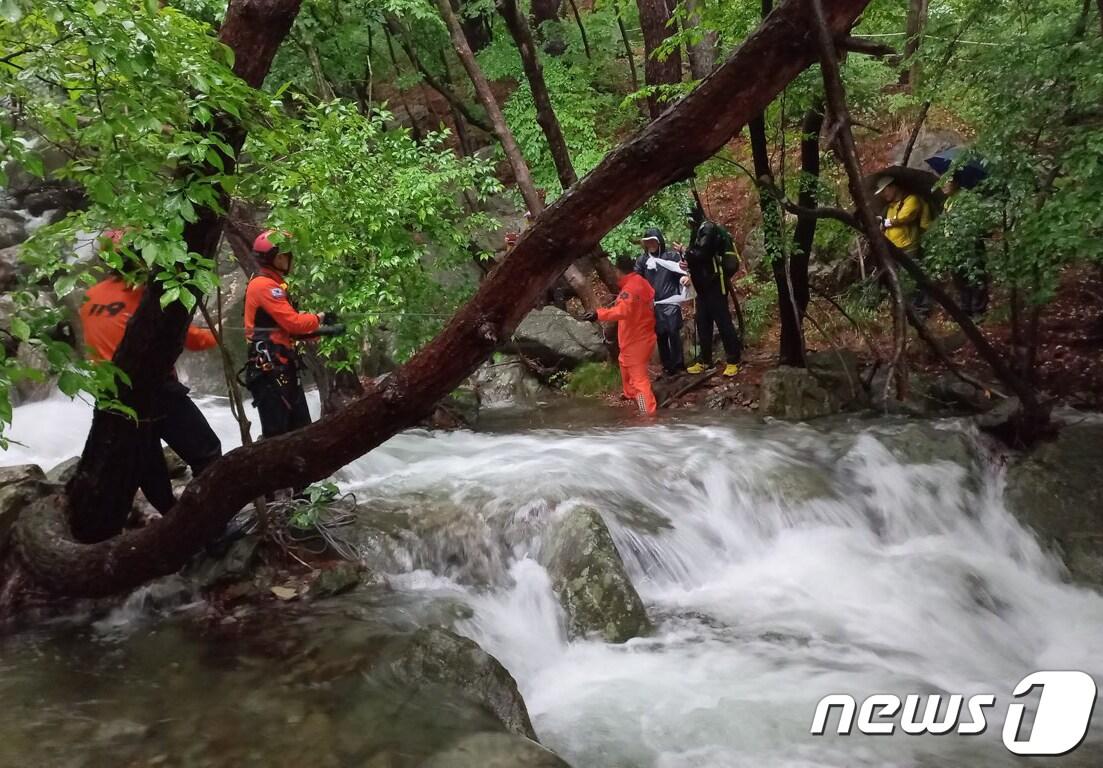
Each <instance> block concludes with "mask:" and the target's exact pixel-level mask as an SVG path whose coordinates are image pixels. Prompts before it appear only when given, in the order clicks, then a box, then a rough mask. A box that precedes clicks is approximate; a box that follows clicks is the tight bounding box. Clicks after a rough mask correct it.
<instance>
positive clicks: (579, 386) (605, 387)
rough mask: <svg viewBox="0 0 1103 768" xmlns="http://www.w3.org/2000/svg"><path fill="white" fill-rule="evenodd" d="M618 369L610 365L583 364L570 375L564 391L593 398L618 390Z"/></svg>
mask: <svg viewBox="0 0 1103 768" xmlns="http://www.w3.org/2000/svg"><path fill="white" fill-rule="evenodd" d="M620 387H621V383H620V369H619V368H618V367H617V366H615V365H613V364H612V363H583V364H582V365H580V366H578V368H576V369H575V370H574V372H573V373H571V375H570V378H569V379H568V380H567V385H566V386H565V387H564V389H565V390H566V391H568V392H570V393H571V394H572V395H581V396H582V397H593V396H595V395H607V394H610V393H612V392H617V391H619V390H620Z"/></svg>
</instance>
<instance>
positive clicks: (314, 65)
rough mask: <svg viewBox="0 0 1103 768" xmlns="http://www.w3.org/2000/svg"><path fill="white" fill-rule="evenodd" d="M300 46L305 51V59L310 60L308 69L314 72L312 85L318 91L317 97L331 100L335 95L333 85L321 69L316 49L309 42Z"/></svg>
mask: <svg viewBox="0 0 1103 768" xmlns="http://www.w3.org/2000/svg"><path fill="white" fill-rule="evenodd" d="M302 48H303V50H304V51H305V52H306V58H307V61H309V62H310V71H311V72H312V73H313V74H314V87H315V89H316V90H317V91H318V98H319V99H321V100H322V101H333V100H334V99H335V98H336V95H335V94H334V92H333V85H332V84H331V83H330V82H329V78H327V77H326V73H325V72H324V71H323V70H322V60H321V59H320V58H318V49H317V48H315V47H314V46H313V45H311V44H310V43H303V44H302Z"/></svg>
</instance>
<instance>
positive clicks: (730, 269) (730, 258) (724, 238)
mask: <svg viewBox="0 0 1103 768" xmlns="http://www.w3.org/2000/svg"><path fill="white" fill-rule="evenodd" d="M716 238H717V245H718V246H719V248H718V249H717V250H718V251H719V252H720V267H721V269H723V270H724V280H725V281H728V280H731V279H732V277H733V276H734V275H735V273H736V272H738V271H739V253H738V251H736V249H735V242H734V241H733V240H732V236H731V233H729V232H728V230H726V229H724V228H723V227H721V226H720V225H719V224H717V225H716Z"/></svg>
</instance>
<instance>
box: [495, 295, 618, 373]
mask: <svg viewBox="0 0 1103 768" xmlns="http://www.w3.org/2000/svg"><path fill="white" fill-rule="evenodd" d="M511 346H512V348H513V349H516V350H517V351H518V352H519V353H520V354H522V355H524V356H526V357H529V358H532V359H535V360H538V361H540V362H541V363H542V364H544V365H547V366H550V367H555V368H574V367H575V366H577V365H580V364H581V363H587V362H598V361H601V360H605V359H606V358H607V357H608V354H607V352H606V348H605V340H604V337H603V336H602V335H601V328H600V327H599V326H598V325H597V324H596V323H584V322H581V321H580V320H576V319H575V318H574V317H572V316H571V315H570V314H568V313H567V312H565V311H563V310H562V309H559V308H558V307H551V306H548V307H543V308H541V309H537V310H534V311H532V312H530V313H529V314H528V315H526V316H525V319H524V320H522V321H521V324H520V325H518V326H517V330H516V331H514V332H513V341H512V344H511Z"/></svg>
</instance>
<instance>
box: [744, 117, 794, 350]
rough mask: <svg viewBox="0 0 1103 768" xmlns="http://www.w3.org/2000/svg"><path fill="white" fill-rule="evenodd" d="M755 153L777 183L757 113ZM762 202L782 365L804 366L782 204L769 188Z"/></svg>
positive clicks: (752, 129) (766, 180)
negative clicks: (786, 251)
mask: <svg viewBox="0 0 1103 768" xmlns="http://www.w3.org/2000/svg"><path fill="white" fill-rule="evenodd" d="M749 134H750V138H751V154H752V157H753V159H754V173H755V178H756V179H757V180H758V182H759V184H762V185H765V187H767V188H772V187H773V186H774V173H773V169H772V168H771V167H770V151H769V145H768V143H767V138H766V119H765V117H764V115H757V116H756V117H755V118H754V119H753V120H751V122H750V125H749ZM758 205H759V208H760V209H761V211H762V244H763V247H764V249H765V252H766V258H767V259H769V260H770V269H771V271H772V272H773V275H774V285H775V286H776V287H777V306H778V317H779V319H780V320H781V337H780V345H779V349H778V365H791V366H795V367H799V368H803V367H804V334H803V332H802V330H801V324H800V322H799V317H800V313H799V311H798V310H797V309H796V308H795V306H794V303H793V301H794V299H793V294H792V292H790V290H789V286H790V283H791V282H792V281H791V279H790V275H789V272H788V270H787V269H786V267H787V265H789V264H790V260H789V259H787V258H786V255H785V244H784V242H783V241H782V232H781V206H780V205H779V203H778V201H777V198H776V197H774V195H772V194H771V193H770V192H768V191H766V189H765V188H760V189H759V192H758Z"/></svg>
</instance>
